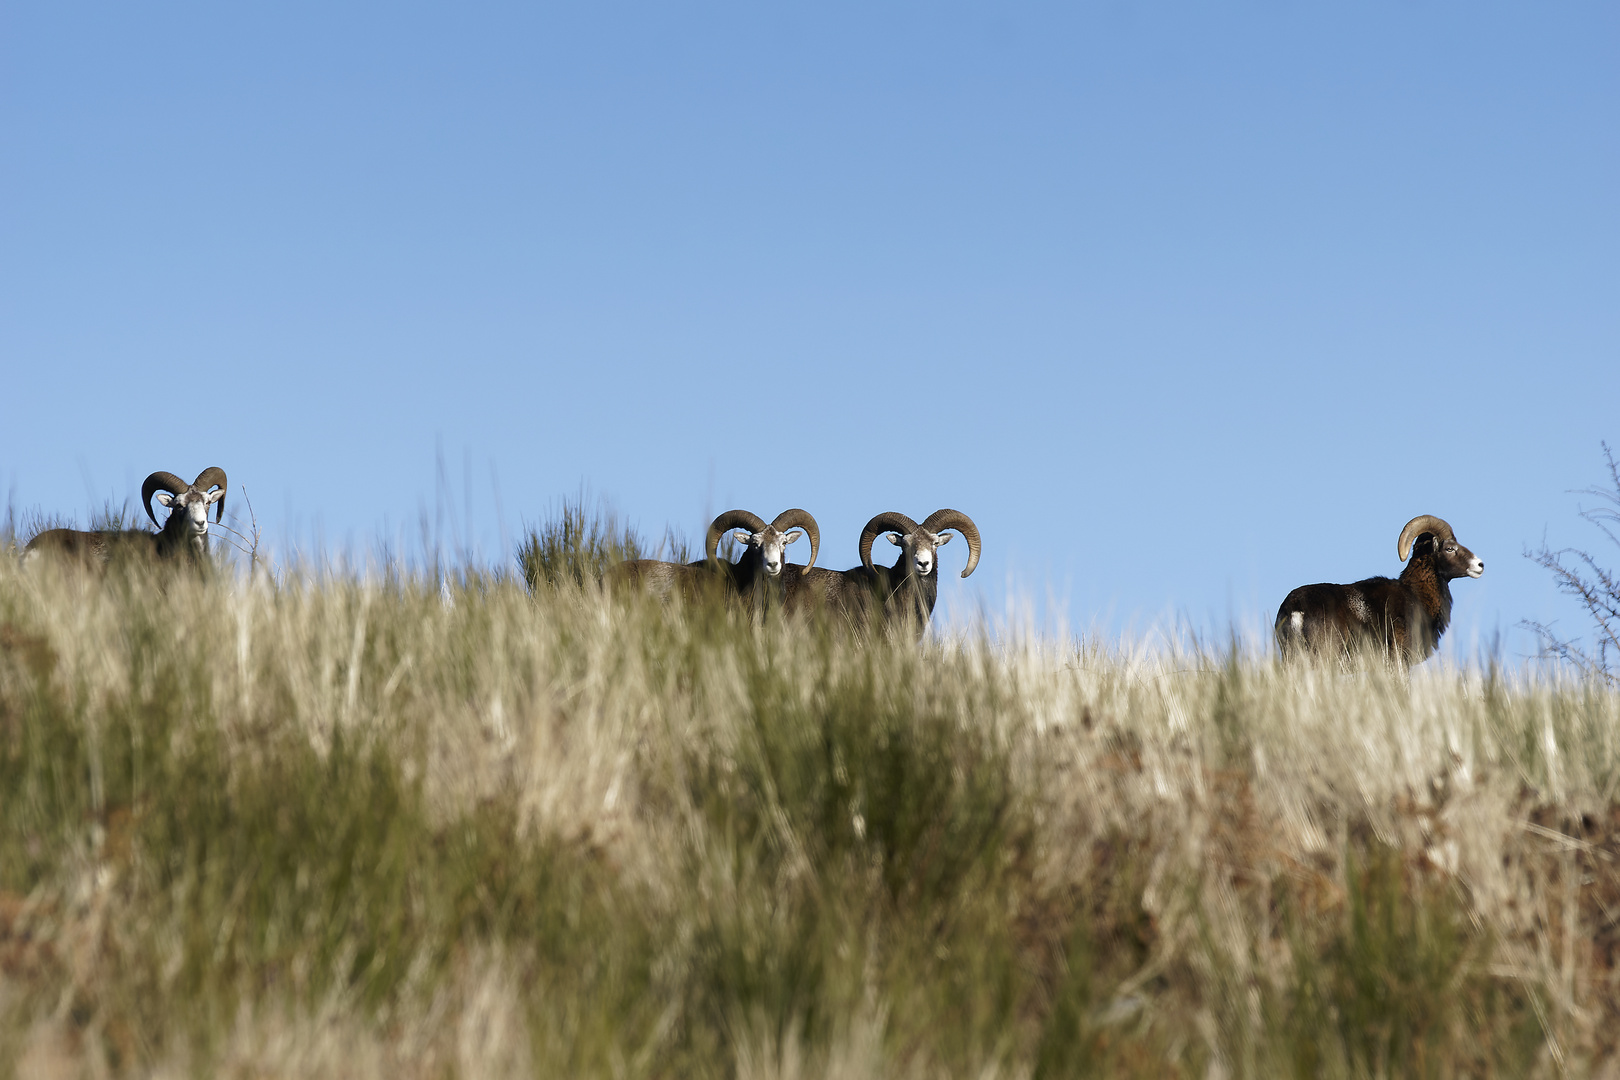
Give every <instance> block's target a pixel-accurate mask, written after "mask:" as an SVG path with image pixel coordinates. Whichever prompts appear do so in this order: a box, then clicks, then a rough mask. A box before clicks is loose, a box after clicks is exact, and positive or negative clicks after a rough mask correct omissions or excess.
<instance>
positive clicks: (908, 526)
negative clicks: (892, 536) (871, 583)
mask: <svg viewBox="0 0 1620 1080" xmlns="http://www.w3.org/2000/svg"><path fill="white" fill-rule="evenodd" d="M888 529H893V530H894V531H895V532H898V533H904V534H908V535H909V534H911V533H914V532H916V531H917V523H916V522H915V521H912V520H911V519H910V518H908V517H906V515H904V514H902V513H900V512H899V511H898V510H886V511H884V512H883V513H881V514H879V515H877V516H876V517H874V518H873V519H872V520H871V521H868V522H867V523H866V528H864V529H862V530H861V565H862V566H864V567H866V568H867V569H868V570H870V571H872V572H873V573H876V572H877V567H876V566H874V565H873V564H872V541H874V540H876V539H877V535H878V533H880V532H883V531H885V530H888Z"/></svg>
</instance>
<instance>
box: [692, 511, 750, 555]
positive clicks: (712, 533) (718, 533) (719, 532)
mask: <svg viewBox="0 0 1620 1080" xmlns="http://www.w3.org/2000/svg"><path fill="white" fill-rule="evenodd" d="M764 528H765V519H764V518H762V517H760V516H759V515H758V514H750V513H749V512H748V511H747V510H727V511H726V512H725V513H723V514H721V515H720V516H719V517H717V518H715V519H714V520H713V521H711V522H709V535H708V536H707V537H705V538H704V540H703V551H704V558H706V559H708V561H709V562H714V561H715V560H716V559H718V558H719V557H720V537H722V536H724V535H725V532H726V530H727V529H747V530H748V531H749V532H751V533H757V532H759V531H761V530H762V529H764Z"/></svg>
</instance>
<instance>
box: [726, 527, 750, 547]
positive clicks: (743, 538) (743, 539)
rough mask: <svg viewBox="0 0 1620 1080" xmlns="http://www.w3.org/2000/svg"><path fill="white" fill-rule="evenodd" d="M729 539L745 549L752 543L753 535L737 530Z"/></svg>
mask: <svg viewBox="0 0 1620 1080" xmlns="http://www.w3.org/2000/svg"><path fill="white" fill-rule="evenodd" d="M731 538H732V539H733V540H735V541H737V543H739V544H741V545H742V546H743V547H747V546H748V545H749V544H751V543H753V542H754V534H753V533H751V532H749V531H748V530H747V529H738V530H737V531H736V532H734V533H732V534H731Z"/></svg>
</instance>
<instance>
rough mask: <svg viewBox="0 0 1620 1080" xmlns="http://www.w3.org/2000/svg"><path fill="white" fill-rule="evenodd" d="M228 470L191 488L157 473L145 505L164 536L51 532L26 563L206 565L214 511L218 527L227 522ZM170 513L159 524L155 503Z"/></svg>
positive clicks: (27, 551) (33, 544)
mask: <svg viewBox="0 0 1620 1080" xmlns="http://www.w3.org/2000/svg"><path fill="white" fill-rule="evenodd" d="M226 488H227V482H226V479H225V470H224V469H221V468H220V467H219V466H217V465H213V466H209V467H208V468H206V469H204V470H203V471H202V472H200V473H198V474H197V479H195V480H193V481H192V482H191V483H189V484H188V483H186V482H185V481H184V480H182V479H180V478H179V477H178V476H176V475H174V473H171V472H162V471H159V472H155V473H153V474H152V475H151V476H148V477H147V478H146V481H145V482H144V483H143V484H141V505H142V506H143V507H144V508H145V509H146V516H147V517H149V518H151V519H152V524H154V525H159V528H158V531H157V532H155V533H153V532H147V531H146V530H145V529H110V530H104V531H84V530H79V529H47V530H45V531H44V532H42V533H40V534H39V535H38V536H35V537H34V538H33V539H32V540H30V541H28V546H27V547H26V548H24V549H23V559H24V562H25V563H27V562H30V561H32V560H34V559H38V558H41V557H45V556H52V557H62V558H68V559H73V560H77V561H80V562H85V563H89V564H92V565H97V566H104V565H106V564H107V563H108V562H109V561H111V560H112V559H113V558H115V557H122V556H131V557H136V558H141V557H155V558H157V559H159V560H161V561H173V560H177V559H182V558H184V559H188V560H189V561H191V562H193V563H195V564H197V565H202V564H204V563H205V562H206V560H207V557H208V525H209V522H208V508H209V507H210V506H214V507H217V508H218V509H217V510H216V512H215V517H214V520H215V522H216V523H218V522H219V521H222V520H223V519H224V517H225V491H226ZM154 495H155V496H156V497H157V501H158V503H159V504H160V505H162V506H166V507H168V508H169V516H168V520H166V521H164V522H162V523H159V522H158V519H157V514H156V513H155V512H154V511H153V509H152V498H153V496H154Z"/></svg>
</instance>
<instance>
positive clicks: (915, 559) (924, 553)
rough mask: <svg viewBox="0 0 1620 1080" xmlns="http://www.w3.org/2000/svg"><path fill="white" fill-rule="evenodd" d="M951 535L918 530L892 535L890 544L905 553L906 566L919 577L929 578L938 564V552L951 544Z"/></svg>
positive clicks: (890, 535)
mask: <svg viewBox="0 0 1620 1080" xmlns="http://www.w3.org/2000/svg"><path fill="white" fill-rule="evenodd" d="M950 539H951V534H950V533H932V532H929V531H928V530H927V529H917V530H916V531H914V532H909V533H897V532H895V533H890V534H889V543H891V544H893V545H894V546H895V547H897V548H899V549H900V550H901V551H902V552H904V553H905V565H906V566H907V568H908V569H909V570H910V571H911V572H912V573H914V574H916V575H917V576H918V577H927V576H928V575H929V574H932V573H933V572H934V568H935V564H936V563H938V561H939V560H938V557H937V556H936V554H935V553H936V551H937V550H938V549H939V548H941V547H943V546H944V545H946V544H948V543H950Z"/></svg>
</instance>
